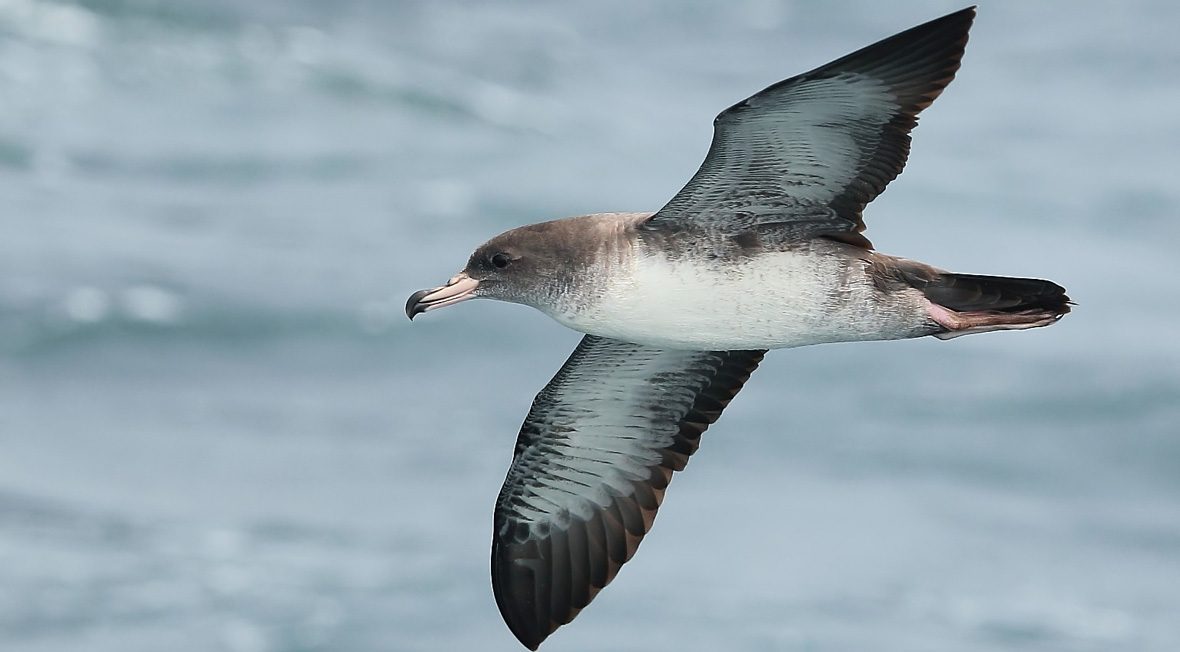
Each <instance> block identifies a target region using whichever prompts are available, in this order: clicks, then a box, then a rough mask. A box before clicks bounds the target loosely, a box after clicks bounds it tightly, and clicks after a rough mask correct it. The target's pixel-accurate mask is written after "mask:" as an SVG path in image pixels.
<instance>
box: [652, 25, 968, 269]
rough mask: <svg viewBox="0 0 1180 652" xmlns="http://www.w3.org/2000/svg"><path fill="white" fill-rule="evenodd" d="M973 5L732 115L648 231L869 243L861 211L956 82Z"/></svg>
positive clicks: (785, 84) (777, 89)
mask: <svg viewBox="0 0 1180 652" xmlns="http://www.w3.org/2000/svg"><path fill="white" fill-rule="evenodd" d="M974 17H975V9H974V7H969V8H967V9H963V10H961V11H958V12H955V13H953V14H950V15H948V16H944V17H942V18H939V19H937V20H933V21H930V22H928V23H926V24H924V25H919V26H917V27H914V28H913V29H909V30H906V31H904V32H902V33H900V34H897V35H895V36H891V37H889V38H887V39H885V40H883V41H880V42H878V43H875V44H873V45H870V46H868V47H866V48H864V49H861V50H858V51H856V52H854V53H852V54H850V55H848V56H846V57H843V58H840V59H837V60H836V61H833V62H831V63H829V64H827V65H825V66H821V67H819V68H816V69H815V70H812V71H811V72H807V73H803V74H802V75H799V76H797V77H792V78H790V79H787V80H785V81H781V82H779V83H777V84H774V85H773V86H770V87H769V88H767V89H765V90H763V91H761V92H760V93H757V94H756V95H754V96H752V97H750V98H749V99H747V100H745V101H743V102H739V103H738V104H735V105H733V106H731V107H730V108H728V109H726V110H725V111H722V112H721V114H720V115H718V116H717V119H716V120H715V121H714V123H713V126H714V130H713V144H712V145H711V146H710V148H709V153H708V155H707V156H706V157H705V162H704V163H702V164H701V167H700V169H699V170H698V171H697V173H696V174H695V175H694V176H693V178H692V179H691V180H690V181H689V182H688V185H686V186H685V187H684V188H683V189H682V190H681V191H680V192H679V193H677V195H676V196H675V197H673V198H672V200H671V201H669V202H668V204H667V205H666V206H664V207H663V208H662V209H660V210H659V212H657V213H656V214H655V215H654V216H653V217H652V218H651V219H650V220H649V221H648V222H647V223H646V225H645V226H646V228H651V229H666V230H672V231H676V230H681V229H685V228H692V227H697V228H700V227H704V228H707V229H710V230H716V231H721V232H725V233H731V234H733V233H739V232H742V231H746V230H749V229H751V228H757V227H760V226H762V225H775V226H776V227H779V228H780V229H782V230H785V232H786V235H788V236H789V237H792V238H800V239H801V238H808V237H814V236H817V235H828V236H831V237H835V238H837V239H841V240H844V241H846V242H850V243H852V244H857V245H859V246H863V247H870V246H871V245H870V244H869V242H868V240H866V239H865V238H864V236H862V235H860V232H861V231H863V230H864V222H862V221H861V211H863V210H864V207H865V205H867V204H868V203H869V202H870V201H872V200H873V198H875V197H876V196H877V195H879V194H881V192H882V191H883V190H885V186H886V184H888V183H889V182H890V181H892V180H893V179H894V178H896V177H897V175H898V174H900V173H901V170H902V168H903V167H904V166H905V162H906V157H907V156H908V154H909V150H910V130H911V129H913V127H914V125H915V124H917V121H918V120H917V115H918V113H919V112H920V111H921V110H922V109H924V108H926V107H927V106H930V103H931V102H933V101H934V99H935V98H936V97H938V95H939V94H940V93H941V92H942V89H943V88H945V87H946V85H947V84H949V83H950V81H951V80H952V79H953V78H954V76H955V71H956V70H958V69H959V60H960V58H961V57H962V56H963V48H964V46H966V44H967V30H968V29H970V27H971V21H972V20H973V19H974Z"/></svg>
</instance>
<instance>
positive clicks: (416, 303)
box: [406, 290, 430, 321]
mask: <svg viewBox="0 0 1180 652" xmlns="http://www.w3.org/2000/svg"><path fill="white" fill-rule="evenodd" d="M428 294H430V290H418V291H417V292H415V293H413V294H411V295H410V298H409V300H408V301H406V316H407V317H409V318H410V321H414V317H415V316H417V315H419V314H421V313H424V312H426V306H423V305H422V304H421V303H420V302H421V301H422V297H424V296H426V295H428Z"/></svg>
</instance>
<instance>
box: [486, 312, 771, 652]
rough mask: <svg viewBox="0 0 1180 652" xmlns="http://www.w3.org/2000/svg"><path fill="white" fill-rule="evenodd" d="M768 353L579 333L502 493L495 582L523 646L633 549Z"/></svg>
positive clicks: (588, 595) (539, 405) (567, 616)
mask: <svg viewBox="0 0 1180 652" xmlns="http://www.w3.org/2000/svg"><path fill="white" fill-rule="evenodd" d="M764 353H765V351H719V352H710V351H682V350H671V349H657V348H653V347H649V346H643V345H641V344H631V343H629V342H622V341H619V340H612V339H607V338H603V337H596V336H593V335H587V336H586V337H585V338H583V339H582V342H581V343H580V344H579V345H578V348H577V349H575V350H574V352H573V354H572V355H571V356H570V357H569V360H566V362H565V364H564V365H563V366H562V367H561V370H559V371H558V372H557V375H556V376H554V377H553V380H551V381H549V384H548V385H546V386H545V389H543V390H541V393H540V394H538V395H537V398H536V400H535V401H534V402H533V407H532V409H531V410H529V414H528V417H527V418H526V419H525V422H524V425H523V426H522V427H521V430H520V435H519V437H518V438H517V441H516V453H515V455H514V456H513V459H512V466H511V468H509V469H508V477H507V478H506V479H505V480H504V487H503V489H501V490H500V497H499V499H497V501H496V514H495V527H494V530H495V532H494V534H493V537H492V588H493V590H494V591H495V594H496V603H497V604H498V605H499V607H500V613H501V615H503V617H504V621H505V622H506V623H508V627H509V628H510V629H511V630H512V633H513V634H515V635H516V637H517V638H518V639H520V642H521V643H524V644H525V645H526V646H528V647H529V648H530V649H534V650H535V649H536V648H537V646H538V645H540V644H541V641H543V640H545V637H547V636H548V635H549V634H551V633H553V631H554V630H556V629H557V628H558V627H560V626H562V625H564V624H565V623H568V622H570V621H571V620H573V618H574V616H576V615H577V614H578V612H579V611H580V610H581V609H582V607H585V606H586V605H587V604H589V602H590V601H591V600H592V599H594V596H595V594H597V593H598V591H599V590H600V589H602V587H604V586H606V585H607V583H608V582H610V581H611V579H613V578H614V576H615V573H617V572H618V570H619V567H620V566H622V565H623V563H624V562H626V561H627V560H628V559H630V558H631V556H632V555H633V554H635V549H636V548H637V547H638V546H639V541H640V539H642V538H643V535H644V534H646V533H647V531H648V530H649V529H650V528H651V525H652V520H653V519H654V518H655V515H656V509H658V508H659V506H660V501H661V500H662V498H663V496H664V489H665V488H666V487H667V486H668V482H669V481H670V480H671V478H672V472H673V471H679V470H681V469H683V468H684V465H685V464H687V463H688V457H689V455H692V454H693V452H694V451H696V449H697V445H698V443H699V440H700V436H701V433H702V432H704V431H705V429H706V428H708V427H709V424H711V423H713V422H714V421H716V420H717V417H719V416H721V411H722V410H723V409H725V406H726V405H727V404H728V403H729V401H730V399H732V398H733V397H734V395H735V394H737V392H738V390H740V389H741V387H742V384H743V383H745V382H746V379H747V378H749V377H750V373H751V372H753V370H754V368H755V367H757V366H758V363H759V362H760V361H761V360H762V355H763V354H764Z"/></svg>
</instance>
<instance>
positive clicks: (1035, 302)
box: [911, 272, 1073, 340]
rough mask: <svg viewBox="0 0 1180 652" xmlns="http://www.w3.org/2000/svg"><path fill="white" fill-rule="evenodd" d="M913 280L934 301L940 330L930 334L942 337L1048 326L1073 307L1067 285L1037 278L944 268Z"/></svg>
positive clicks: (934, 316) (935, 317) (933, 313)
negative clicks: (931, 274) (956, 271)
mask: <svg viewBox="0 0 1180 652" xmlns="http://www.w3.org/2000/svg"><path fill="white" fill-rule="evenodd" d="M913 281H918V282H913ZM911 283H912V284H913V285H914V287H917V288H918V289H920V290H922V292H923V293H924V294H925V295H926V298H927V299H929V300H930V302H931V303H932V304H933V306H932V308H931V311H930V317H931V318H932V319H934V321H936V322H938V324H939V325H940V326H942V328H943V329H944V330H942V331H941V332H937V333H934V336H935V337H938V338H940V339H944V340H947V339H951V338H952V337H959V336H960V335H969V334H972V333H985V332H988V331H995V330H1017V329H1025V328H1037V327H1039V326H1048V325H1050V324H1053V323H1055V322H1057V320H1059V319H1061V318H1062V317H1063V316H1065V315H1066V314H1067V313H1068V312H1069V310H1070V306H1072V305H1073V302H1072V301H1070V300H1069V297H1068V296H1066V294H1065V288H1063V287H1061V286H1060V285H1057V284H1056V283H1054V282H1052V281H1044V280H1041V279H1035V278H1009V277H1004V276H979V275H975V274H950V273H946V272H942V273H939V274H937V275H934V276H932V277H926V278H922V279H920V280H919V279H911Z"/></svg>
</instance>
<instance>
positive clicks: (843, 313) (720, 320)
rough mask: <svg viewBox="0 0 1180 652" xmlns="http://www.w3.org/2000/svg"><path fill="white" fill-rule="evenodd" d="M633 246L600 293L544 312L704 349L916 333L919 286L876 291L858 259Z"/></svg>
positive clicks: (655, 342)
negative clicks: (690, 252) (712, 256)
mask: <svg viewBox="0 0 1180 652" xmlns="http://www.w3.org/2000/svg"><path fill="white" fill-rule="evenodd" d="M636 254H637V255H635V256H634V257H630V258H629V259H628V260H626V261H621V262H620V264H619V266H617V267H614V268H613V269H611V270H609V271H608V273H606V274H604V275H603V276H604V277H605V278H604V286H605V287H604V291H603V292H602V293H600V294H599V297H598V299H597V300H596V301H594V302H593V304H592V305H586V306H579V307H577V309H576V310H574V311H571V312H568V313H562V314H554V315H553V317H554V318H555V319H557V320H558V321H560V322H561V323H563V324H565V325H566V326H569V327H570V328H573V329H575V330H578V331H582V332H584V333H590V334H593V335H601V336H604V337H613V338H616V339H621V340H626V341H630V342H637V343H640V344H648V345H652V346H661V347H667V348H690V349H706V350H737V349H768V348H770V349H773V348H787V347H794V346H805V345H808V344H819V343H823V342H842V341H855V340H877V339H899V338H904V337H914V336H915V335H919V334H924V333H922V332H918V331H920V330H921V329H922V328H923V327H924V325H925V319H926V315H925V309H924V304H923V303H922V299H921V295H920V293H918V292H917V291H912V292H908V293H907V292H902V293H899V294H898V295H897V296H896V297H893V296H890V297H886V296H884V295H882V294H881V293H880V291H879V290H877V289H876V288H875V287H874V286H873V284H872V282H871V281H870V279H869V278H868V276H867V275H866V273H865V269H864V263H863V262H862V261H859V260H850V259H849V258H847V257H843V256H835V255H831V254H827V253H823V252H815V251H801V252H777V253H761V254H758V255H755V256H751V257H749V258H746V259H743V260H741V261H729V262H725V263H716V262H715V261H708V262H707V263H705V262H704V261H693V260H690V259H683V258H682V259H678V260H677V259H669V258H667V257H666V256H664V255H663V254H662V253H660V252H658V251H654V252H653V251H637V252H636Z"/></svg>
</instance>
